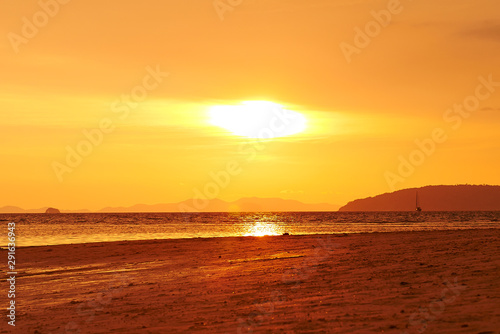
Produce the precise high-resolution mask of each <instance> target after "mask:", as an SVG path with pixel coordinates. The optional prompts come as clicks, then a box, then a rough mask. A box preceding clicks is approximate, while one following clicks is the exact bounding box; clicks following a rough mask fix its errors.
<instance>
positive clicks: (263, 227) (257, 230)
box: [243, 222, 282, 237]
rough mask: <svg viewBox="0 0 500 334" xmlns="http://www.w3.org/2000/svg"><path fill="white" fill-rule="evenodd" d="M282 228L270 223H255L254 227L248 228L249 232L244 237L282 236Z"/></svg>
mask: <svg viewBox="0 0 500 334" xmlns="http://www.w3.org/2000/svg"><path fill="white" fill-rule="evenodd" d="M280 234H282V231H281V228H280V227H279V226H277V225H276V224H273V223H270V222H254V223H253V225H248V226H247V231H246V233H245V234H243V235H244V236H246V237H247V236H253V237H263V236H265V235H280Z"/></svg>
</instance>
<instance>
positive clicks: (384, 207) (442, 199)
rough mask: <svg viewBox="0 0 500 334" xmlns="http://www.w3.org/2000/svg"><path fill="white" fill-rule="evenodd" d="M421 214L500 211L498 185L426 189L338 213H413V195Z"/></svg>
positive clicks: (352, 204)
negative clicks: (426, 212) (417, 200)
mask: <svg viewBox="0 0 500 334" xmlns="http://www.w3.org/2000/svg"><path fill="white" fill-rule="evenodd" d="M417 191H418V196H419V205H420V207H422V210H423V211H500V186H489V185H455V186H426V187H422V188H411V189H403V190H399V191H395V192H393V193H386V194H382V195H378V196H375V197H368V198H364V199H357V200H355V201H352V202H349V203H347V204H346V205H345V206H343V207H341V208H340V209H339V211H415V195H416V193H417Z"/></svg>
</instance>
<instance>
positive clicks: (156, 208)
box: [0, 197, 340, 213]
mask: <svg viewBox="0 0 500 334" xmlns="http://www.w3.org/2000/svg"><path fill="white" fill-rule="evenodd" d="M339 207H340V205H334V204H326V203H321V204H306V203H302V202H299V201H295V200H288V199H282V198H258V197H250V198H241V199H239V200H237V201H234V202H226V201H223V200H220V199H212V200H205V201H203V200H193V199H189V200H186V201H183V202H179V203H165V204H151V205H149V204H136V205H133V206H129V207H106V208H103V209H101V210H98V211H97V212H259V211H260V212H270V211H337V210H338V208H339ZM47 209H48V207H44V208H40V209H31V210H24V209H22V208H19V207H17V206H4V207H1V208H0V213H44V212H46V211H47ZM61 212H62V213H86V212H91V211H89V210H87V209H82V210H61Z"/></svg>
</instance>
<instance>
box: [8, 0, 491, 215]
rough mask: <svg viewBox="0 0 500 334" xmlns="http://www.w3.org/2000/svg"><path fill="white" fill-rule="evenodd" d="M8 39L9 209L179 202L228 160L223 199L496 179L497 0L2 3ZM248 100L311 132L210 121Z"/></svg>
mask: <svg viewBox="0 0 500 334" xmlns="http://www.w3.org/2000/svg"><path fill="white" fill-rule="evenodd" d="M360 32H361V33H360ZM0 35H2V36H4V37H3V38H2V39H1V40H0V104H1V108H0V142H1V147H0V157H1V171H2V173H1V174H0V186H1V192H0V206H3V205H17V206H21V207H24V208H35V207H42V206H48V205H51V206H55V207H59V208H63V209H80V208H89V209H99V208H101V207H104V206H128V205H133V204H137V203H147V204H154V203H168V202H178V201H182V200H185V199H188V198H192V197H193V196H194V192H195V190H196V189H198V190H200V191H201V192H202V193H203V191H204V190H203V189H204V188H205V187H206V185H207V184H209V183H210V182H213V175H214V174H218V173H219V174H218V175H222V174H220V173H221V172H222V173H223V174H224V173H226V172H227V168H228V164H229V165H231V166H232V167H233V169H234V170H235V171H236V170H237V172H234V173H233V174H234V175H230V180H229V181H228V182H227V185H226V184H225V182H222V183H224V184H223V186H220V187H219V188H220V189H219V190H218V191H217V193H216V194H215V195H216V197H218V198H220V199H223V200H235V199H238V198H241V197H250V196H257V197H281V198H291V199H297V200H300V201H303V202H306V203H319V202H326V203H332V204H345V203H346V202H347V201H349V200H353V199H355V198H358V197H366V196H371V195H376V194H378V193H383V192H388V191H392V190H395V189H402V188H408V187H415V186H424V185H429V184H457V183H470V184H482V183H487V184H500V174H499V173H498V168H499V166H500V132H499V131H498V128H499V127H498V125H499V121H500V66H499V65H500V63H499V54H500V52H499V51H500V3H499V2H497V1H491V0H474V1H472V0H442V1H431V0H419V1H410V0H401V1H396V0H391V1H374V0H308V1H305V0H217V1H213V0H183V1H171V0H156V1H153V0H150V1H142V2H139V1H124V0H121V1H118V0H109V1H95V0H85V1H79V0H71V1H68V0H41V1H40V2H38V1H14V0H6V1H2V2H1V4H0ZM244 101H269V102H273V103H275V104H279V105H281V106H282V107H283V109H284V110H290V111H295V112H298V113H300V114H301V115H302V116H303V117H304V118H305V119H306V121H307V124H306V127H305V129H302V130H303V131H299V132H298V133H296V134H291V135H288V136H284V137H278V138H271V139H265V140H264V139H258V138H257V139H255V138H253V139H252V138H248V137H244V136H238V135H235V134H233V133H231V132H230V131H228V130H226V129H223V128H221V127H219V126H217V125H214V124H213V123H214V122H213V120H211V114H210V110H213V109H212V108H214V106H219V108H220V106H223V107H222V108H227V110H229V111H230V112H232V111H235V112H236V111H237V110H239V109H238V108H241V106H242V102H244ZM264 105H267V106H269V104H266V103H264ZM224 106H225V107H224ZM238 106H240V107H238ZM450 108H451V110H450ZM259 110H260V109H259V108H253V109H252V108H250V111H249V112H250V113H252V112H255V113H257V114H258V113H259ZM219 122H224V117H222V119H219ZM244 124H246V123H244ZM233 125H234V124H233ZM239 125H240V126H241V124H239ZM100 127H101V128H100ZM96 129H98V130H96ZM436 131H437V132H436ZM85 133H87V135H85ZM89 133H90V135H89ZM433 133H434V134H433ZM92 134H93V135H94V137H92ZM89 136H90V138H93V140H94V143H90V139H89ZM416 141H418V142H420V143H427V146H425V144H422V145H423V146H421V147H423V148H419V146H418V145H417V144H416ZM429 143H430V144H429ZM89 145H90V146H89ZM68 148H69V149H70V150H77V149H78V148H79V149H80V150H83V151H82V152H85V154H86V156H82V157H81V159H76V160H75V159H74V160H70V163H71V165H72V166H70V164H68V160H67V155H68ZM417 150H419V151H417ZM422 152H423V153H422ZM401 158H403V159H404V160H405V161H408V163H403V165H405V166H404V167H401V164H402V163H401ZM408 165H410V167H408ZM64 166H65V167H64ZM235 166H236V167H235ZM405 168H406V169H405ZM408 169H409V170H408ZM211 175H212V176H211Z"/></svg>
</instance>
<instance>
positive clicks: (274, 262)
mask: <svg viewBox="0 0 500 334" xmlns="http://www.w3.org/2000/svg"><path fill="white" fill-rule="evenodd" d="M499 237H500V230H499V229H470V230H445V231H415V232H411V233H408V232H389V233H388V232H375V233H362V234H361V233H360V234H334V235H302V236H296V235H289V236H267V237H250V238H248V237H224V238H192V239H163V240H137V241H116V242H102V243H90V244H71V245H54V246H32V247H23V248H19V249H18V259H19V264H18V267H19V268H20V269H19V275H18V277H17V282H16V284H17V286H18V289H19V292H20V295H19V297H18V299H17V301H18V302H19V303H18V304H19V306H18V309H17V312H18V313H17V321H16V322H17V324H18V326H16V327H18V329H22V330H23V332H27V333H34V332H35V331H38V332H39V333H53V334H59V333H76V332H77V331H76V330H77V329H80V330H81V332H85V333H110V332H124V333H167V332H168V333H184V332H195V333H196V332H199V333H206V332H214V333H251V332H252V331H253V332H255V333H256V332H259V333H260V332H263V333H266V332H283V333H293V332H297V333H301V332H326V333H330V332H331V333H343V332H349V333H370V332H382V331H383V332H386V333H398V334H402V333H405V331H406V332H407V333H408V334H413V333H417V332H418V330H421V329H423V328H424V326H425V329H424V331H427V332H428V333H436V332H438V333H471V332H474V333H479V332H481V331H492V333H496V331H497V330H498V328H500V311H499V310H498V307H497V305H498V304H499V302H500V270H499V265H500V254H499V249H500V241H499V240H500V238H499ZM455 292H456V293H455ZM419 309H427V310H428V311H427V312H428V313H427V314H426V313H421V312H420V313H419ZM431 310H432V311H431ZM429 312H431V313H429ZM0 333H7V332H6V331H0Z"/></svg>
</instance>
